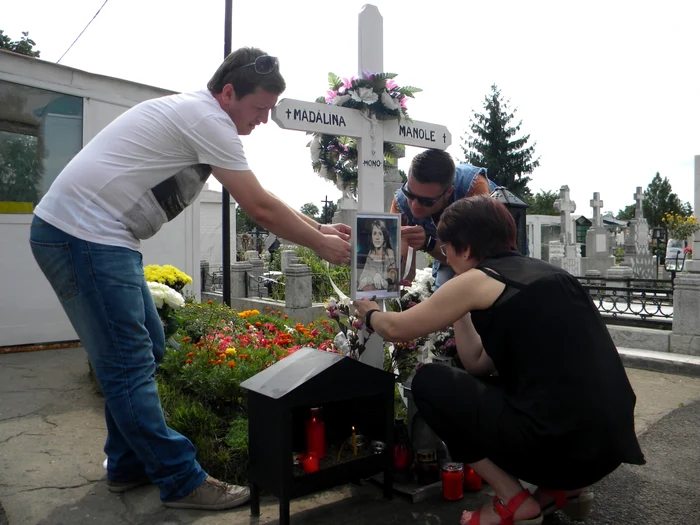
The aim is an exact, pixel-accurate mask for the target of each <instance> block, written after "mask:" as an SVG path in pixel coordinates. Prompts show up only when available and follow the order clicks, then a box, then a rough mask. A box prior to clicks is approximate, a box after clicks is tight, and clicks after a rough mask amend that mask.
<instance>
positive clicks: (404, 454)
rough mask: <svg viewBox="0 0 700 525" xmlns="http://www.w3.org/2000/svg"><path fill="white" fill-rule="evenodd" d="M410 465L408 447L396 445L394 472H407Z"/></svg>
mask: <svg viewBox="0 0 700 525" xmlns="http://www.w3.org/2000/svg"><path fill="white" fill-rule="evenodd" d="M408 464H409V451H408V447H407V446H406V445H394V470H396V471H401V470H406V469H407V468H408Z"/></svg>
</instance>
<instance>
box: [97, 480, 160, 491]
mask: <svg viewBox="0 0 700 525" xmlns="http://www.w3.org/2000/svg"><path fill="white" fill-rule="evenodd" d="M150 483H151V480H150V479H148V476H144V477H142V478H139V479H135V480H134V481H126V482H122V481H111V480H109V479H108V480H107V490H108V491H110V492H117V493H120V492H126V491H127V490H131V489H135V488H136V487H142V486H144V485H150Z"/></svg>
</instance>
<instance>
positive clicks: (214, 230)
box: [197, 188, 236, 269]
mask: <svg viewBox="0 0 700 525" xmlns="http://www.w3.org/2000/svg"><path fill="white" fill-rule="evenodd" d="M197 200H198V202H199V224H200V226H199V232H200V239H199V246H200V248H199V252H200V258H201V259H202V261H207V262H208V263H209V268H210V269H218V268H219V267H221V265H222V263H223V260H224V259H223V256H222V249H223V242H222V233H221V225H222V224H223V223H222V221H221V209H222V204H221V192H220V191H215V190H210V189H208V188H205V189H203V190H202V192H201V193H200V194H199V197H198V199H197ZM230 202H231V205H230V209H231V213H230V215H231V217H230V218H231V220H230V229H229V232H230V234H231V246H230V252H231V259H230V260H231V262H235V261H236V204H235V201H234V200H233V198H230Z"/></svg>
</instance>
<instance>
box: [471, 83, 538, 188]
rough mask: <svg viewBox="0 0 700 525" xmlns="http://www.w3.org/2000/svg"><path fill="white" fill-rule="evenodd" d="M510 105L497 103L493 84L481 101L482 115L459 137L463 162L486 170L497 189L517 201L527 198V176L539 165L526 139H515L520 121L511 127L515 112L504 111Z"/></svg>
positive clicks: (495, 88)
mask: <svg viewBox="0 0 700 525" xmlns="http://www.w3.org/2000/svg"><path fill="white" fill-rule="evenodd" d="M509 103H510V101H509V100H502V99H501V92H500V90H499V89H498V86H496V84H493V85H492V86H491V93H490V94H489V95H487V96H486V97H485V99H484V109H485V110H486V111H485V114H481V113H477V112H476V111H474V112H473V117H472V119H471V120H470V121H469V124H470V126H469V129H470V130H471V133H469V132H467V137H466V138H465V137H462V142H463V145H462V146H461V147H462V151H463V152H464V156H465V160H466V162H468V163H470V164H473V165H475V166H482V167H485V168H487V169H488V175H489V178H490V179H491V180H493V181H494V182H495V183H496V184H498V185H499V186H504V187H506V188H507V189H509V190H510V191H512V192H513V193H515V194H516V195H519V196H520V197H523V198H524V197H527V196H530V195H531V192H530V189H529V188H528V187H527V184H528V182H530V177H528V176H527V175H528V174H531V173H532V172H533V171H534V169H535V168H537V167H538V166H539V165H540V161H539V157H537V158H536V159H534V160H533V156H534V153H535V146H536V145H537V143H536V142H535V143H534V144H532V145H531V146H527V143H528V141H529V140H530V135H525V136H523V137H520V138H515V136H516V134H517V133H518V132H519V131H520V127H521V125H522V121H520V122H518V123H517V124H516V125H515V126H513V125H511V121H512V120H513V118H514V117H515V112H516V111H517V110H513V111H512V112H511V110H510V108H509V107H508V105H509Z"/></svg>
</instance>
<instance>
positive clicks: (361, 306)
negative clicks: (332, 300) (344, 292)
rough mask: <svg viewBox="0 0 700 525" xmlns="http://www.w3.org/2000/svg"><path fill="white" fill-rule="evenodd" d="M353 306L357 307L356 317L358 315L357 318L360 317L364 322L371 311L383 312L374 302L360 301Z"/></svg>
mask: <svg viewBox="0 0 700 525" xmlns="http://www.w3.org/2000/svg"><path fill="white" fill-rule="evenodd" d="M352 305H353V306H354V307H355V315H357V317H359V318H360V319H362V320H364V318H365V314H366V313H367V312H368V311H369V310H381V308H379V305H378V304H377V303H375V302H374V301H370V300H369V299H358V300H356V301H355V302H354V303H352ZM374 315H376V314H374Z"/></svg>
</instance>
